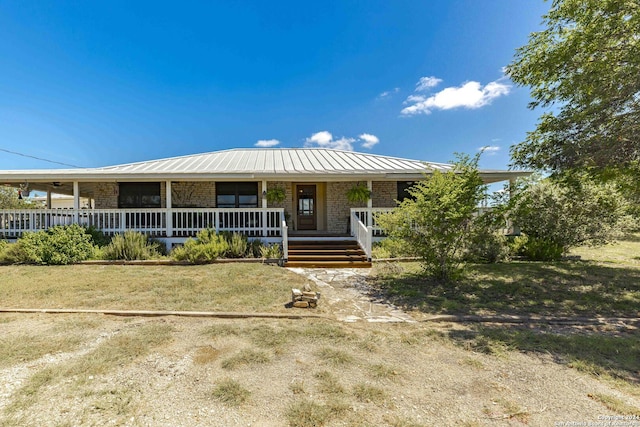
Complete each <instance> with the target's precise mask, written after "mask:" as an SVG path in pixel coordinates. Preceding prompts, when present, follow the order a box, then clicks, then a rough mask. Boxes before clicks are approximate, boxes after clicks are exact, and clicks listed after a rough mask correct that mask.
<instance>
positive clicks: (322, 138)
mask: <svg viewBox="0 0 640 427" xmlns="http://www.w3.org/2000/svg"><path fill="white" fill-rule="evenodd" d="M355 141H356V140H355V138H345V137H342V138H340V139H336V140H334V139H333V135H332V134H331V132H327V131H326V130H323V131H321V132H316V133H314V134H313V135H311V136H310V137H309V138H307V139H306V140H305V142H304V146H305V147H320V148H331V149H335V150H345V151H353V143H354V142H355Z"/></svg>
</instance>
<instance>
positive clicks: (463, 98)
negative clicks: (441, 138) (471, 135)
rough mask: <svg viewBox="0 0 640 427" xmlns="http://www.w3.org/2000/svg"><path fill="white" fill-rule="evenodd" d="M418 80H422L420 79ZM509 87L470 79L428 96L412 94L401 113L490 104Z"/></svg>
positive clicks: (424, 112)
mask: <svg viewBox="0 0 640 427" xmlns="http://www.w3.org/2000/svg"><path fill="white" fill-rule="evenodd" d="M423 78H424V77H423ZM420 80H421V81H422V79H420ZM418 85H420V82H419V83H418ZM510 89H511V87H510V86H509V85H506V84H503V83H499V82H498V81H494V82H491V83H487V84H486V85H485V86H482V85H481V84H480V83H479V82H474V81H470V82H467V83H465V84H463V85H462V86H457V87H456V86H453V87H448V88H445V89H443V90H441V91H440V92H438V93H436V94H435V95H432V96H430V97H428V98H424V97H420V96H416V95H412V96H410V97H408V98H407V101H406V103H409V104H411V105H409V106H408V107H405V108H403V109H402V111H401V114H403V115H416V114H431V111H432V110H450V109H453V108H460V107H462V108H469V109H474V108H480V107H484V106H485V105H488V104H490V103H491V101H493V100H494V99H495V98H497V97H499V96H502V95H507V94H508V93H509V90H510Z"/></svg>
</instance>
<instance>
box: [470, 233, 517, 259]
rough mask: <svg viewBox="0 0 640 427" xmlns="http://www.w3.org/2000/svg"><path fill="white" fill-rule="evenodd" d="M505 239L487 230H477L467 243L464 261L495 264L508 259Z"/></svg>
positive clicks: (508, 251) (501, 235) (507, 247)
mask: <svg viewBox="0 0 640 427" xmlns="http://www.w3.org/2000/svg"><path fill="white" fill-rule="evenodd" d="M509 254H510V250H509V245H508V244H507V238H506V237H505V236H504V235H503V234H501V233H499V232H494V231H491V230H489V229H484V228H483V229H480V230H478V231H477V232H476V233H475V234H474V236H473V238H472V239H471V241H470V242H469V243H468V245H467V248H466V253H465V259H466V260H467V261H471V262H486V263H495V262H502V261H507V260H508V259H509Z"/></svg>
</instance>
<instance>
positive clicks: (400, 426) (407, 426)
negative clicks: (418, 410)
mask: <svg viewBox="0 0 640 427" xmlns="http://www.w3.org/2000/svg"><path fill="white" fill-rule="evenodd" d="M384 421H385V422H386V423H387V424H389V426H390V427H423V426H424V424H419V423H417V422H415V421H413V420H410V419H409V418H404V417H399V416H397V415H385V417H384Z"/></svg>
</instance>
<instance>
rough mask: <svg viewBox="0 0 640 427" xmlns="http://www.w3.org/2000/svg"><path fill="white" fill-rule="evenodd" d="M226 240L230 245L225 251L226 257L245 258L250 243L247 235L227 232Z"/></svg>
mask: <svg viewBox="0 0 640 427" xmlns="http://www.w3.org/2000/svg"><path fill="white" fill-rule="evenodd" d="M225 240H226V241H227V244H228V246H229V248H228V249H227V251H226V253H225V257H226V258H243V257H244V256H245V255H246V254H247V249H248V247H249V243H248V241H247V236H245V235H244V234H240V233H231V234H226V235H225Z"/></svg>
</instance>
